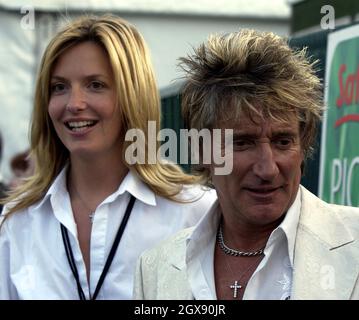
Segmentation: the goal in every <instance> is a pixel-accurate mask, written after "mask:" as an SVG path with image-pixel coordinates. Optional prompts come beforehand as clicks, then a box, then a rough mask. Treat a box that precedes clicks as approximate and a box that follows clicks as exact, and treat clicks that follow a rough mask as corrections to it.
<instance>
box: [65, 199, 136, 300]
mask: <svg viewBox="0 0 359 320" xmlns="http://www.w3.org/2000/svg"><path fill="white" fill-rule="evenodd" d="M135 200H136V198H135V197H134V196H133V195H131V199H130V201H129V203H128V205H127V208H126V212H125V215H124V216H123V219H122V222H121V225H120V227H119V228H118V231H117V234H116V238H115V240H114V242H113V245H112V248H111V250H110V253H109V255H108V257H107V260H106V263H105V266H104V268H103V270H102V273H101V276H100V279H99V280H98V283H97V286H96V289H95V292H94V294H93V296H92V297H91V300H96V298H97V295H98V293H99V291H100V289H101V286H102V284H103V281H104V280H105V277H106V275H107V272H108V270H109V269H110V266H111V263H112V260H113V257H114V256H115V253H116V250H117V247H118V244H119V243H120V240H121V237H122V234H123V231H124V230H125V227H126V224H127V221H128V218H129V217H130V214H131V211H132V208H133V205H134V203H135ZM61 234H62V240H63V242H64V247H65V251H66V256H67V260H68V262H69V265H70V268H71V271H72V274H73V275H74V277H75V280H76V284H77V291H78V293H79V297H80V300H86V296H85V294H84V292H83V290H82V287H81V283H80V279H79V273H78V271H77V267H76V263H75V259H74V254H73V252H72V249H71V244H70V239H69V234H68V232H67V229H66V228H65V227H64V225H63V224H62V223H61Z"/></svg>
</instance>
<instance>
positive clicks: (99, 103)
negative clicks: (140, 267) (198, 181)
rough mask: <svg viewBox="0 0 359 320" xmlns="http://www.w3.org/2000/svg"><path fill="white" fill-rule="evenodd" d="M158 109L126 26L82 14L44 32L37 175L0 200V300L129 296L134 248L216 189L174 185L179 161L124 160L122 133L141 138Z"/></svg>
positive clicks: (188, 215) (35, 139)
mask: <svg viewBox="0 0 359 320" xmlns="http://www.w3.org/2000/svg"><path fill="white" fill-rule="evenodd" d="M159 110H160V109H159V97H158V91H157V88H156V84H155V79H154V76H153V72H152V67H151V62H150V60H149V54H148V51H147V48H146V45H145V43H144V41H143V39H142V37H141V35H140V34H139V33H138V31H137V30H136V29H135V28H134V27H133V26H131V25H130V24H129V23H127V22H126V21H124V20H122V19H119V18H117V17H112V16H102V17H82V18H79V19H78V20H76V21H74V22H72V23H70V24H69V25H68V26H66V27H65V28H64V29H63V30H62V31H60V32H59V33H58V34H57V35H56V36H55V37H54V39H53V40H52V41H51V42H50V43H49V45H48V47H47V49H46V51H45V53H44V56H43V59H42V62H41V66H40V71H39V76H38V80H37V86H36V93H35V103H34V111H33V117H32V123H31V151H32V152H31V153H32V156H33V157H34V161H35V172H34V175H33V176H31V177H30V178H29V179H28V180H27V182H26V183H25V184H23V185H21V186H20V187H19V188H18V189H17V190H15V192H13V193H12V194H11V195H10V196H9V198H8V199H7V202H10V203H8V204H7V206H6V207H5V209H4V213H5V220H4V222H3V224H2V227H1V230H0V232H1V233H0V256H1V262H0V298H2V299H82V300H85V299H129V298H131V297H132V282H133V273H134V267H135V262H136V259H137V257H138V256H139V254H140V253H141V252H142V251H143V250H145V249H147V248H149V247H151V246H153V245H154V244H156V243H157V242H159V241H160V240H162V239H164V238H166V237H168V236H169V235H171V234H172V233H174V232H175V231H177V230H178V229H181V228H184V227H187V226H190V225H193V224H194V223H196V221H197V220H198V219H199V218H200V217H201V216H202V215H203V214H204V213H205V212H206V211H207V209H208V208H209V206H210V205H211V203H212V202H213V201H214V198H215V196H214V194H213V193H212V192H203V191H201V190H200V189H199V188H196V187H188V186H184V185H188V184H191V183H193V182H194V177H192V176H189V175H185V174H183V172H182V171H181V170H180V169H179V168H178V167H177V166H175V165H171V164H163V163H158V162H157V163H155V164H138V163H135V164H134V165H131V166H130V165H128V164H127V163H126V161H125V157H124V154H125V150H126V148H127V146H128V144H129V142H126V141H125V134H126V132H127V130H129V129H133V128H136V129H139V130H142V131H143V132H144V134H145V135H146V134H147V124H148V121H156V122H157V123H159V121H160V111H159ZM145 138H146V139H145V141H146V142H147V141H148V139H147V138H148V137H145ZM146 146H147V145H146ZM146 150H147V149H146ZM188 200H190V201H188ZM193 200H195V201H193Z"/></svg>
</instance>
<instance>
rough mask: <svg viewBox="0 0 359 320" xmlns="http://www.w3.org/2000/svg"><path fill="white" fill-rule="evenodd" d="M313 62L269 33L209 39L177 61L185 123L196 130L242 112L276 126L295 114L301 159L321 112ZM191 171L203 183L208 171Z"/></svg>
mask: <svg viewBox="0 0 359 320" xmlns="http://www.w3.org/2000/svg"><path fill="white" fill-rule="evenodd" d="M315 63H316V62H313V63H310V62H309V61H308V59H307V58H306V49H302V50H300V51H294V50H292V49H291V48H290V47H289V46H288V44H287V41H286V40H285V39H283V38H281V37H279V36H277V35H275V34H273V33H270V32H259V31H255V30H248V29H243V30H241V31H239V32H235V33H229V34H225V35H211V36H210V37H209V38H208V40H207V41H206V42H205V43H203V44H201V45H200V46H199V47H198V48H197V49H195V50H194V53H193V54H191V55H189V56H187V57H184V58H181V59H180V66H181V67H182V69H183V70H184V71H185V72H186V75H187V77H186V80H187V81H186V83H185V85H184V88H183V91H182V112H183V116H184V119H185V123H186V125H187V126H188V127H189V128H196V129H198V130H201V129H202V128H209V129H212V128H215V127H216V126H218V124H219V123H220V121H226V120H228V119H231V120H238V119H239V117H240V115H241V114H242V112H244V113H245V114H247V115H254V114H257V115H259V116H261V117H266V118H267V117H270V118H272V119H276V120H279V121H285V120H287V119H288V116H289V115H291V114H292V113H295V114H296V115H297V117H298V120H299V124H300V135H301V146H302V149H303V152H304V155H305V157H306V158H307V157H308V156H310V155H311V152H312V149H313V145H314V142H315V136H316V128H317V123H318V121H319V120H320V117H321V114H322V111H323V105H322V90H321V83H320V80H319V78H318V77H317V76H316V75H315V70H314V68H313V66H314V64H315ZM197 171H199V172H200V173H201V174H202V175H203V178H204V180H205V181H206V180H207V182H208V179H209V170H208V169H206V168H204V167H202V166H199V167H197Z"/></svg>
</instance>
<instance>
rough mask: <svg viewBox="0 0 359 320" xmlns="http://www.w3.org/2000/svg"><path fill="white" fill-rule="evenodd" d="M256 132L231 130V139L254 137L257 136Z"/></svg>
mask: <svg viewBox="0 0 359 320" xmlns="http://www.w3.org/2000/svg"><path fill="white" fill-rule="evenodd" d="M257 137H258V134H256V133H254V132H240V131H237V132H233V139H254V138H257Z"/></svg>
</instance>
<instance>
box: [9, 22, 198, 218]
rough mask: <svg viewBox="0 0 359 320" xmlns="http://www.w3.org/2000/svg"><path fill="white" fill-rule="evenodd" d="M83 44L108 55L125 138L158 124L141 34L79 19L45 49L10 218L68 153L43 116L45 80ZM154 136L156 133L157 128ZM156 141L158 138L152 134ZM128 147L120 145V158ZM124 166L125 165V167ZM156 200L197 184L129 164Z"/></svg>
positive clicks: (39, 191) (164, 170)
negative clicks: (25, 163)
mask: <svg viewBox="0 0 359 320" xmlns="http://www.w3.org/2000/svg"><path fill="white" fill-rule="evenodd" d="M84 41H93V42H94V43H97V44H98V45H100V46H101V47H102V48H104V49H105V51H106V52H107V54H108V57H109V61H110V64H111V67H112V70H113V74H114V81H115V85H116V89H117V99H118V106H121V108H120V110H121V113H122V123H121V124H119V125H121V126H122V128H123V129H124V132H126V131H127V130H129V129H132V128H135V129H139V130H142V132H143V133H144V134H145V136H146V139H145V143H146V150H148V149H147V143H148V137H147V132H148V131H147V127H148V121H156V123H157V124H158V125H159V123H160V99H159V94H158V89H157V85H156V81H155V77H154V74H153V70H152V63H151V61H150V55H149V52H148V49H147V46H146V44H145V42H144V40H143V38H142V36H141V34H140V33H139V32H138V31H137V30H136V29H135V27H134V26H132V25H131V24H130V23H128V22H127V21H125V20H123V19H121V18H119V17H115V16H111V15H104V16H99V17H96V16H84V17H80V18H78V19H76V20H74V21H73V22H71V23H69V24H68V25H67V26H65V27H64V29H62V30H61V31H60V32H58V33H57V35H56V36H55V37H54V38H53V39H52V40H51V42H50V43H49V44H48V46H47V48H46V50H45V53H44V55H43V58H42V61H41V64H40V70H39V74H38V78H37V83H36V91H35V98H34V109H33V114H32V119H31V133H30V148H31V156H32V157H33V159H34V162H35V173H34V175H32V176H31V177H30V178H28V179H27V180H26V181H25V182H24V183H23V184H22V185H21V186H20V187H19V188H17V189H16V190H14V191H13V192H12V193H11V194H10V195H9V196H8V197H7V198H6V199H5V200H4V201H3V202H4V203H6V202H10V201H11V202H13V203H14V204H13V205H12V206H11V208H10V209H9V211H8V214H11V213H13V212H15V211H18V210H21V209H24V208H26V207H28V206H30V205H31V204H34V203H35V202H37V201H38V200H40V199H41V198H42V197H43V196H44V195H45V193H46V192H47V190H48V188H49V187H50V185H51V183H52V182H53V181H54V179H55V177H56V176H57V175H58V174H59V172H60V171H61V170H62V169H63V168H64V166H65V165H66V163H67V161H68V159H69V152H68V150H67V149H66V148H65V146H64V145H63V144H62V142H61V141H60V139H59V138H58V136H57V134H56V132H55V129H54V127H53V124H52V122H51V119H50V117H49V114H48V104H49V99H50V77H51V73H52V70H53V68H54V65H55V63H56V61H57V59H58V58H59V57H60V56H61V55H62V54H63V53H64V52H65V51H66V50H67V49H69V48H71V47H73V46H74V45H76V44H79V43H81V42H84ZM157 130H159V128H157ZM156 137H157V132H156ZM129 143H130V142H126V141H124V148H123V155H124V152H125V150H126V148H127V147H128V145H129ZM125 163H126V162H125ZM128 167H129V169H130V170H132V172H134V173H135V174H137V175H138V176H139V177H140V179H142V180H143V181H144V182H145V183H146V184H147V185H148V186H149V187H150V188H151V189H152V190H153V191H154V192H155V193H156V194H157V195H160V196H163V197H166V198H169V199H173V200H176V198H175V196H176V195H177V194H178V193H179V192H180V191H181V189H182V185H183V184H190V183H194V182H195V181H196V178H195V177H193V176H190V175H186V174H184V173H183V172H182V170H181V169H180V168H179V167H178V166H177V165H174V164H163V163H160V162H158V161H157V163H155V164H147V163H146V164H134V165H132V166H128Z"/></svg>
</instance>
